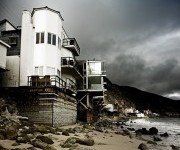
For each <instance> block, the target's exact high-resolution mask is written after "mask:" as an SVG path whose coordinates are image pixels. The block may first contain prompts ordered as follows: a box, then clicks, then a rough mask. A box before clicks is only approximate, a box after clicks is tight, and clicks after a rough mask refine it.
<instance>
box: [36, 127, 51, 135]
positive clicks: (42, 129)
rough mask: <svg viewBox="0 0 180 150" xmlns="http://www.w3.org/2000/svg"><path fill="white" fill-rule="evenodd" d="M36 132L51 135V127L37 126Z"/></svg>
mask: <svg viewBox="0 0 180 150" xmlns="http://www.w3.org/2000/svg"><path fill="white" fill-rule="evenodd" d="M35 130H36V131H38V132H40V133H44V134H46V133H50V130H49V127H48V126H45V125H36V126H35Z"/></svg>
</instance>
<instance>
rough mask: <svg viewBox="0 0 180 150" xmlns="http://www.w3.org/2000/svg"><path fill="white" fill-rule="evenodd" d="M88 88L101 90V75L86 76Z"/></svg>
mask: <svg viewBox="0 0 180 150" xmlns="http://www.w3.org/2000/svg"><path fill="white" fill-rule="evenodd" d="M88 88H89V89H91V90H102V84H101V77H100V76H97V77H88Z"/></svg>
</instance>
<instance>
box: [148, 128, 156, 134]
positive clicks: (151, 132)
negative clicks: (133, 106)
mask: <svg viewBox="0 0 180 150" xmlns="http://www.w3.org/2000/svg"><path fill="white" fill-rule="evenodd" d="M149 134H150V135H157V134H158V129H157V128H155V127H152V128H150V129H149Z"/></svg>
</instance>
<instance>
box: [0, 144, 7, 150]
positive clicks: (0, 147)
mask: <svg viewBox="0 0 180 150" xmlns="http://www.w3.org/2000/svg"><path fill="white" fill-rule="evenodd" d="M0 150H8V149H6V148H4V147H3V146H2V145H0Z"/></svg>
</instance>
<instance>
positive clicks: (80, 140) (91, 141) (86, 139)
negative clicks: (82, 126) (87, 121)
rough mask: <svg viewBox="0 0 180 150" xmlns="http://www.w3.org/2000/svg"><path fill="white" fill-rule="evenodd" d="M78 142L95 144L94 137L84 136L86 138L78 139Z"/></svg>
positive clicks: (89, 144)
mask: <svg viewBox="0 0 180 150" xmlns="http://www.w3.org/2000/svg"><path fill="white" fill-rule="evenodd" d="M76 143H79V144H82V145H87V146H93V145H94V139H93V138H91V137H88V138H84V139H79V138H77V139H76Z"/></svg>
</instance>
